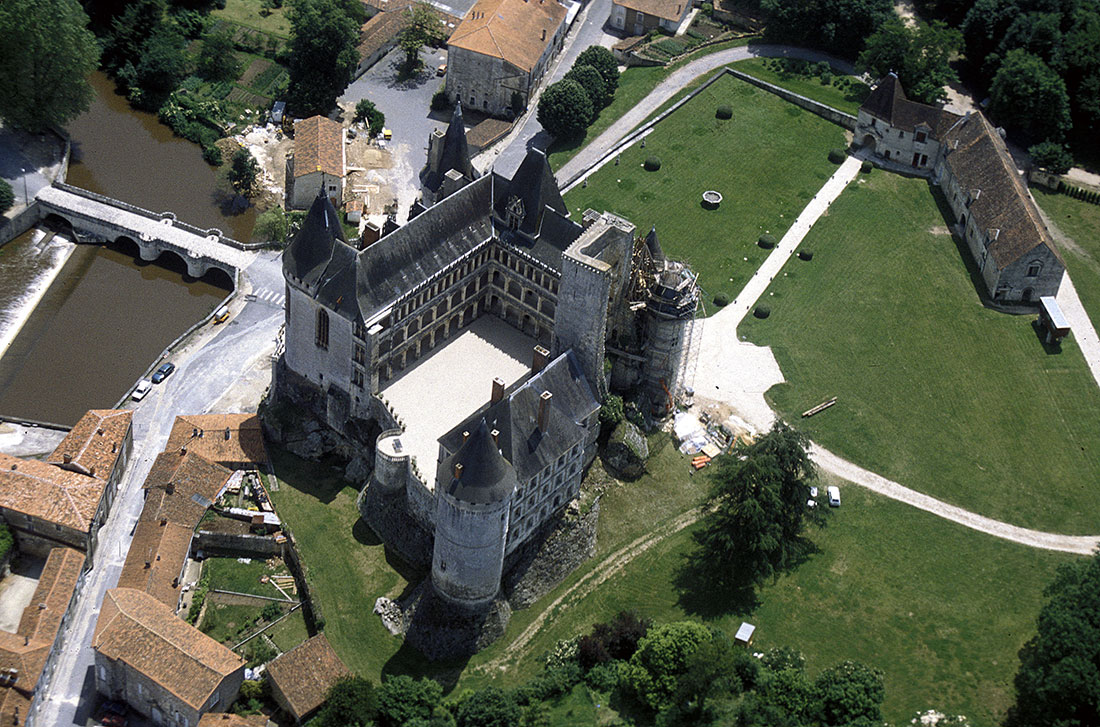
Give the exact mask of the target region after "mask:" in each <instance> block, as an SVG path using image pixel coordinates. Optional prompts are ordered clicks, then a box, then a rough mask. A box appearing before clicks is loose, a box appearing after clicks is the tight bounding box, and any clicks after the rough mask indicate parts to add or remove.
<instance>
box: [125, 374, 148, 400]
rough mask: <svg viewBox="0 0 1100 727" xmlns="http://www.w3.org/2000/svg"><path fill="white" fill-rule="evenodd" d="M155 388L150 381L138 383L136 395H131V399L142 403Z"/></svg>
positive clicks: (143, 380) (145, 380)
mask: <svg viewBox="0 0 1100 727" xmlns="http://www.w3.org/2000/svg"><path fill="white" fill-rule="evenodd" d="M152 388H153V382H152V381H149V380H148V379H142V380H141V381H139V382H138V385H137V386H135V387H134V393H133V394H131V395H130V398H131V399H133V400H134V401H141V400H142V399H144V398H145V395H146V394H148V393H149V390H150V389H152Z"/></svg>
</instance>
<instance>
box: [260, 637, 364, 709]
mask: <svg viewBox="0 0 1100 727" xmlns="http://www.w3.org/2000/svg"><path fill="white" fill-rule="evenodd" d="M350 674H351V672H350V671H348V668H347V667H346V666H344V662H342V661H340V657H339V656H337V655H336V652H335V651H333V649H332V646H331V645H330V644H329V642H328V639H327V638H325V635H324V634H323V633H322V634H317V635H316V636H314V637H313V638H311V639H308V640H307V641H305V642H303V643H301V644H299V645H298V646H295V647H294V648H293V649H291V650H290V651H288V652H286V653H285V654H281V655H280V656H279V657H278V658H276V659H275V660H274V661H272V662H271V663H270V664H268V665H267V676H268V678H269V679H271V681H272V682H273V683H274V684H275V685H277V686H278V688H279V690H280V691H281V692H282V693H283V696H285V697H286V699H287V702H288V703H289V706H290V710H291V712H292V713H293V715H294V718H295V719H301V718H302V716H303V715H307V714H309V713H310V712H312V711H313V710H315V709H317V708H318V707H320V706H321V703H322V702H324V700H325V695H326V694H327V693H328V690H329V688H330V687H332V685H333V684H335V683H336V682H338V681H340V680H341V679H343V678H344V677H346V676H350Z"/></svg>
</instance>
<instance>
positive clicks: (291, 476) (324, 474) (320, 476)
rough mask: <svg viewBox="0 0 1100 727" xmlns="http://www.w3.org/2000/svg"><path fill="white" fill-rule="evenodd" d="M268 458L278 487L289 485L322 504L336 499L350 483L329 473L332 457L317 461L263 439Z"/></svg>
mask: <svg viewBox="0 0 1100 727" xmlns="http://www.w3.org/2000/svg"><path fill="white" fill-rule="evenodd" d="M266 444H267V451H268V457H269V458H270V460H271V467H272V469H273V471H274V473H275V476H276V477H278V478H279V484H280V486H287V487H291V488H293V489H295V490H297V491H298V492H300V493H302V494H303V495H309V496H310V497H313V498H315V499H316V500H318V501H319V502H322V503H324V504H326V505H328V504H330V503H331V502H332V501H333V500H335V499H336V496H337V495H339V494H340V493H341V492H343V491H344V488H346V487H351V486H352V485H351V483H349V482H347V481H346V480H344V479H343V478H342V477H335V476H333V475H332V474H329V472H331V469H330V467H331V465H332V464H333V461H334V458H331V457H329V458H326V459H322V460H321V461H320V462H312V461H310V460H307V459H302V458H301V457H299V456H297V455H295V454H293V453H291V452H288V451H287V450H285V449H282V448H281V447H278V446H277V445H275V444H274V443H272V442H270V441H269V442H267V443H266Z"/></svg>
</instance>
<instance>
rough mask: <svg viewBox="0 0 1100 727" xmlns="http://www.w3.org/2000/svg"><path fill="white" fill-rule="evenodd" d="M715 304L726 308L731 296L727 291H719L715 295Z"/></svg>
mask: <svg viewBox="0 0 1100 727" xmlns="http://www.w3.org/2000/svg"><path fill="white" fill-rule="evenodd" d="M714 304H715V305H716V306H718V307H719V308H724V307H725V306H727V305H729V304H730V297H729V296H728V295H726V294H725V293H718V294H717V295H716V296H714Z"/></svg>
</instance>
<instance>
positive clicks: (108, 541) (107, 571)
mask: <svg viewBox="0 0 1100 727" xmlns="http://www.w3.org/2000/svg"><path fill="white" fill-rule="evenodd" d="M245 278H246V281H247V282H246V285H247V287H249V288H251V289H252V290H253V291H259V292H263V291H271V290H273V291H279V292H280V294H281V291H282V289H283V281H282V273H281V270H280V266H279V259H278V256H277V254H275V253H272V252H263V253H260V254H259V255H257V256H256V257H255V259H254V261H253V262H252V264H251V265H250V266H249V268H248V270H247V271H246V273H245ZM231 307H232V308H233V309H234V314H233V317H232V318H231V319H230V322H229V323H227V324H225V325H222V326H217V327H213V326H207V327H206V328H205V329H200V331H199V332H198V333H197V334H196V336H195V340H194V341H193V342H190V343H188V344H186V345H185V346H184V347H183V349H182V350H181V351H180V352H178V353H177V354H175V355H173V356H172V357H171V359H172V360H173V361H175V363H176V365H177V367H178V369H177V371H176V372H175V373H174V374H173V375H172V376H171V377H169V378H168V379H167V380H166V381H165V382H164V383H163V384H160V385H158V386H156V387H154V390H153V392H152V393H151V394H150V395H149V396H148V397H146V399H145V400H144V401H142V402H141V403H140V404H138V405H137V406H136V407H135V409H134V449H133V453H132V454H131V457H130V463H129V466H128V467H127V470H126V474H125V475H124V477H123V479H122V482H121V483H120V484H119V497H118V499H117V500H116V501H115V505H114V507H113V508H112V510H111V513H110V516H109V517H108V518H107V522H106V523H105V524H104V526H103V528H102V530H101V531H100V534H99V542H100V543H101V544H102V545H101V547H100V551H99V553H98V554H97V556H96V557H97V562H96V565H95V568H93V569H92V571H91V572H90V574H89V575H88V581H87V584H86V586H85V589H84V593H83V594H82V596H81V598H80V600H79V601H78V603H77V605H76V607H75V608H76V610H75V612H74V614H73V619H72V622H71V624H70V627H69V629H68V631H67V632H66V633H65V635H64V637H63V638H64V642H63V648H62V652H61V654H60V657H59V659H58V663H57V667H56V670H55V672H54V677H53V679H52V680H51V682H50V685H49V688H48V689H47V690H46V692H45V693H44V694H43V695H42V697H41V703H42V711H41V713H40V715H39V720H38V723H39V724H42V725H51V726H52V727H54V726H55V727H65V726H66V725H71V724H77V725H84V724H85V722H86V720H87V719H88V717H89V712H90V710H91V706H92V705H93V704H94V702H95V694H94V692H95V678H94V674H93V671H92V670H93V665H94V655H93V652H92V649H91V641H92V633H93V631H94V629H95V622H96V617H97V615H98V613H99V607H100V604H101V603H102V601H103V596H104V594H105V593H106V591H107V590H108V589H110V588H112V587H114V585H115V584H116V583H117V582H118V576H119V573H120V572H121V570H122V564H123V562H124V561H125V559H126V553H127V551H128V550H129V547H130V540H131V538H132V536H133V528H134V524H135V523H136V521H137V518H138V515H139V514H140V513H141V508H142V505H143V502H144V498H143V497H142V490H141V485H142V483H143V482H144V481H145V477H146V476H147V475H148V473H149V469H150V467H151V466H152V463H153V459H154V458H155V457H156V455H157V454H158V453H159V452H161V451H162V450H163V448H164V444H165V442H166V441H167V439H168V433H169V432H170V431H171V428H172V422H173V421H174V420H175V417H176V416H177V415H178V414H189V413H200V412H206V411H208V410H209V408H210V407H211V406H212V405H213V404H214V403H216V402H217V401H218V400H219V399H220V398H222V396H224V395H225V394H226V393H227V392H228V391H229V390H230V389H232V387H233V386H234V384H235V383H236V382H237V381H238V380H240V379H242V378H243V377H245V376H247V375H248V373H249V372H250V371H251V370H252V369H254V368H255V367H257V366H263V365H264V364H265V360H264V359H266V357H267V356H268V354H269V353H270V351H271V350H272V347H273V344H274V340H275V336H276V333H277V332H278V330H279V327H280V326H281V325H282V322H283V311H282V308H280V307H277V306H275V305H274V304H273V301H272V300H271V299H270V296H265V297H257V298H256V299H255V300H254V301H250V302H245V303H243V304H242V303H239V302H238V303H234V304H233V305H232V306H231Z"/></svg>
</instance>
